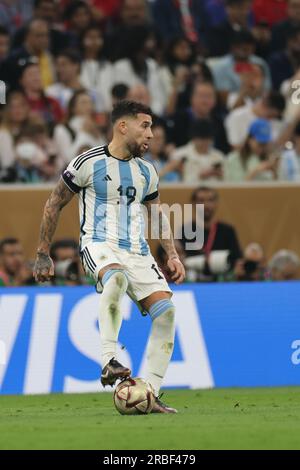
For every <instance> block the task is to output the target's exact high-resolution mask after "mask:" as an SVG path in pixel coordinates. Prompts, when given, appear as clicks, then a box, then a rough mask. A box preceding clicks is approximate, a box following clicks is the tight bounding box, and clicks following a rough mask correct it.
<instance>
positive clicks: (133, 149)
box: [127, 141, 145, 158]
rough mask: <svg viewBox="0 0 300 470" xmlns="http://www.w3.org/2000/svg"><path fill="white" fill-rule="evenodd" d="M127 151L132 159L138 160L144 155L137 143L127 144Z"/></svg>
mask: <svg viewBox="0 0 300 470" xmlns="http://www.w3.org/2000/svg"><path fill="white" fill-rule="evenodd" d="M127 148H128V151H129V152H130V154H131V156H132V158H139V157H142V156H143V155H144V153H145V152H144V151H143V148H142V146H141V145H139V144H138V143H137V142H134V141H133V142H128V144H127Z"/></svg>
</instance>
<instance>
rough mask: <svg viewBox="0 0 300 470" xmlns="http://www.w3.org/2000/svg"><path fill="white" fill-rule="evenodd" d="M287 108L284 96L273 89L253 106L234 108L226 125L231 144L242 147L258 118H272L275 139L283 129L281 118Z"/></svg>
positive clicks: (273, 138) (273, 137)
mask: <svg viewBox="0 0 300 470" xmlns="http://www.w3.org/2000/svg"><path fill="white" fill-rule="evenodd" d="M284 109H285V100H284V98H283V96H282V95H281V94H280V93H278V92H274V91H271V92H270V93H268V94H267V95H265V96H263V97H262V98H260V99H259V100H258V101H257V102H255V103H254V104H253V105H252V106H247V105H245V106H242V107H240V108H238V109H234V110H233V111H232V112H231V113H229V115H228V116H227V118H226V121H225V126H226V130H227V137H228V141H229V143H230V145H231V146H232V147H234V148H237V149H239V148H241V147H242V146H243V144H244V142H245V140H246V138H247V136H248V130H249V127H250V126H251V124H252V123H253V121H255V120H256V119H268V120H271V125H272V140H273V141H275V140H276V139H277V138H278V137H279V135H280V131H281V129H282V123H281V122H280V120H279V119H280V118H281V116H282V113H283V112H284Z"/></svg>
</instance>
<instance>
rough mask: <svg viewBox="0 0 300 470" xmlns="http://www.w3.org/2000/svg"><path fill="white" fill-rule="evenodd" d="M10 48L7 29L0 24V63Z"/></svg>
mask: <svg viewBox="0 0 300 470" xmlns="http://www.w3.org/2000/svg"><path fill="white" fill-rule="evenodd" d="M9 48H10V37H9V33H8V30H7V29H6V28H4V27H3V26H1V25H0V64H1V62H3V60H5V59H6V58H7V56H8V53H9Z"/></svg>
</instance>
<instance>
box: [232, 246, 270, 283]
mask: <svg viewBox="0 0 300 470" xmlns="http://www.w3.org/2000/svg"><path fill="white" fill-rule="evenodd" d="M233 274H234V276H233V278H232V280H234V281H264V280H265V279H266V278H267V268H266V260H265V256H264V251H263V249H262V247H261V246H260V245H259V244H258V243H250V244H249V245H248V246H247V247H246V248H245V250H244V257H243V259H241V260H238V261H237V263H236V265H235V268H234V273H233ZM226 280H229V279H226Z"/></svg>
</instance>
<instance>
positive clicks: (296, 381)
mask: <svg viewBox="0 0 300 470" xmlns="http://www.w3.org/2000/svg"><path fill="white" fill-rule="evenodd" d="M173 300H174V303H175V306H176V339H175V348H174V354H173V357H172V361H171V363H170V366H169V369H168V372H167V375H166V377H165V381H164V386H165V387H178V388H210V387H246V386H250V387H252V386H281V385H300V283H299V282H289V283H271V282H270V283H269V282H266V283H239V284H236V283H228V284H201V285H200V284H185V285H183V286H179V287H174V296H173ZM98 311H99V295H98V294H96V293H95V291H94V289H92V288H89V287H73V288H72V287H69V288H29V287H28V288H6V289H5V288H2V289H0V394H34V393H51V392H65V393H71V392H76V393H77V392H93V391H101V390H102V389H101V386H100V384H99V376H100V364H99V358H100V343H99V332H98V322H97V318H98ZM122 312H123V318H124V321H123V325H122V329H121V334H120V341H119V345H118V357H119V359H120V361H121V362H123V363H124V364H126V365H128V366H129V367H131V368H132V370H133V373H134V375H135V376H141V377H143V375H144V374H145V366H146V364H145V362H146V361H145V349H146V344H147V339H148V335H149V331H150V328H151V320H150V318H148V317H142V316H141V314H140V313H139V311H138V309H137V307H136V306H135V305H134V304H133V303H132V301H131V300H130V299H129V298H128V297H127V296H125V297H124V299H123V303H122Z"/></svg>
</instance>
